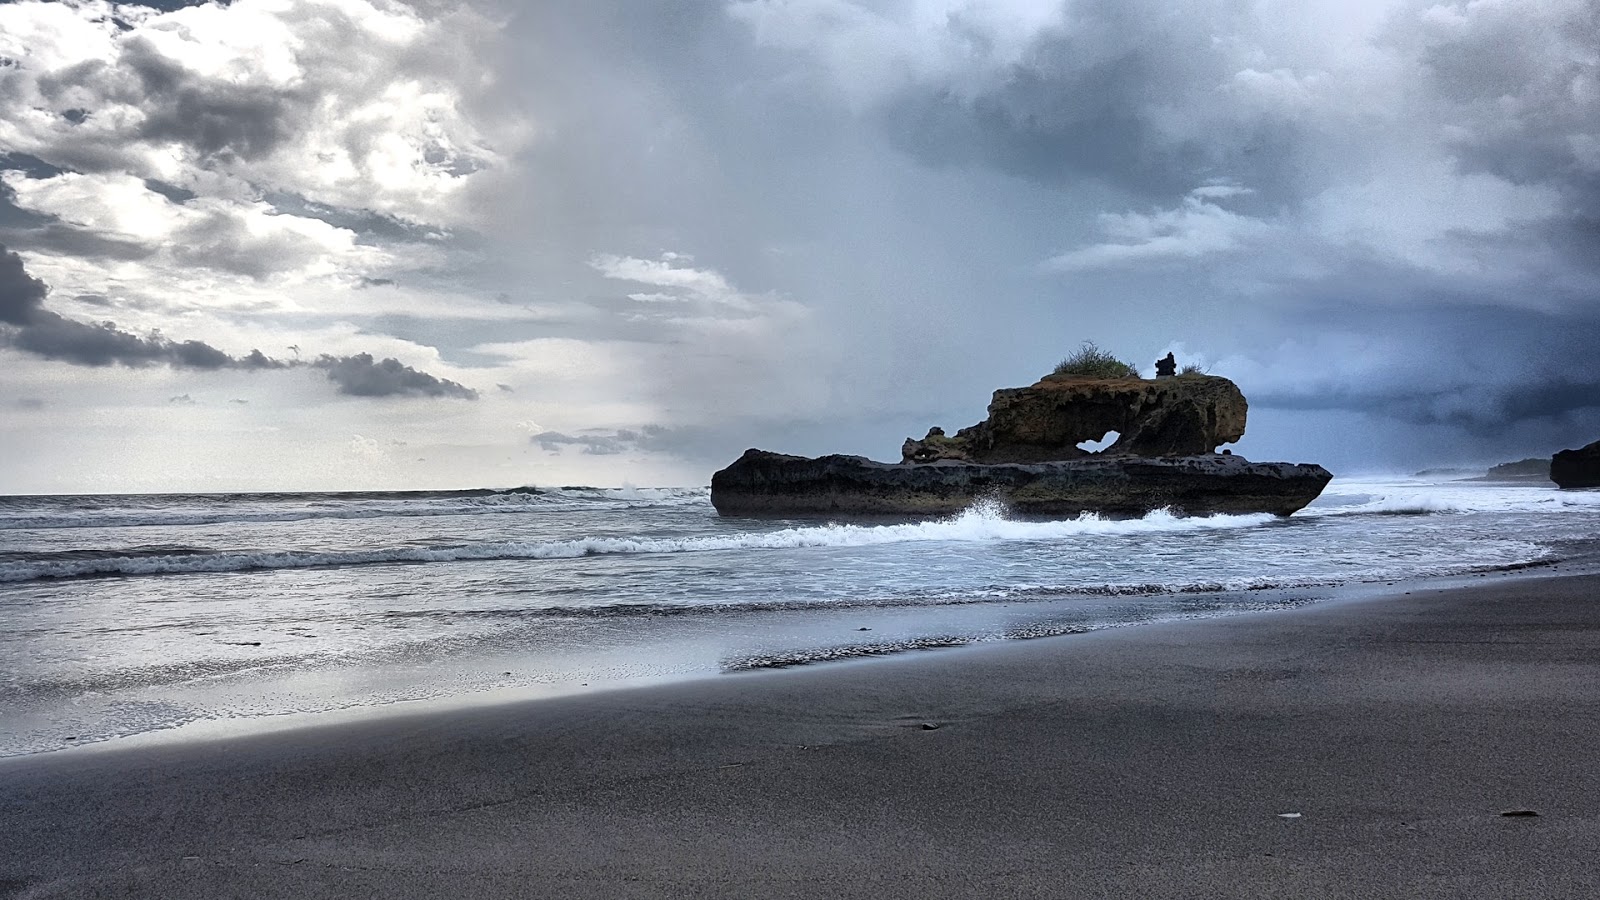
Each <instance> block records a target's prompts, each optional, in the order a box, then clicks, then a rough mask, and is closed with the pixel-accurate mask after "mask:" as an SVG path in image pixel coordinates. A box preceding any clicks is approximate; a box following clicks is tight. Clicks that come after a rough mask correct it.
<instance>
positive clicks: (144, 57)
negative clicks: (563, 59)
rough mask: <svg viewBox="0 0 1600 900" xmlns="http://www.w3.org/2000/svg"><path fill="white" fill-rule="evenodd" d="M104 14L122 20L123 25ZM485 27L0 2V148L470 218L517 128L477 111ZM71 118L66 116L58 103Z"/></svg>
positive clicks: (292, 1)
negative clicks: (6, 62) (5, 62)
mask: <svg viewBox="0 0 1600 900" xmlns="http://www.w3.org/2000/svg"><path fill="white" fill-rule="evenodd" d="M114 18H120V19H122V20H123V21H127V22H130V23H131V25H132V27H131V28H128V29H123V28H121V27H119V26H118V25H117V24H115V21H114ZM493 28H494V23H493V22H491V21H489V20H487V19H485V18H484V17H483V16H481V15H479V14H478V13H476V12H474V11H473V10H472V9H470V8H463V9H461V10H458V11H455V12H452V13H450V14H448V15H445V16H443V17H440V18H437V19H424V18H423V17H422V16H421V15H419V13H418V12H417V11H416V10H414V9H413V8H411V7H409V6H406V5H403V4H400V3H391V2H386V0H239V2H236V3H232V4H230V5H227V6H221V5H217V4H209V3H208V4H202V5H199V6H192V7H187V8H184V9H179V10H176V11H172V12H164V13H163V12H155V11H153V10H148V9H142V8H139V7H123V6H119V7H117V9H116V16H115V17H113V16H112V15H111V10H110V8H109V5H107V4H101V3H39V2H21V3H10V4H4V5H0V56H5V57H9V58H11V59H13V60H15V64H14V65H11V66H7V67H3V68H0V145H3V146H5V147H7V148H9V149H11V150H15V151H20V152H23V153H28V154H32V155H34V156H38V157H40V158H42V159H44V160H46V161H48V162H51V163H55V164H58V165H64V166H67V167H69V168H75V169H80V170H86V171H99V170H119V171H124V172H128V173H130V174H133V175H137V176H139V177H149V178H159V179H162V180H165V181H169V182H171V183H174V184H178V185H180V186H183V187H187V188H191V189H194V190H200V191H202V192H204V193H207V194H213V195H222V194H227V193H230V192H231V193H233V194H234V195H236V196H243V195H249V194H250V193H252V191H254V190H263V189H265V190H278V191H287V192H292V193H296V194H299V195H302V196H305V197H307V198H309V199H311V200H314V201H316V202H320V203H325V204H329V205H333V206H338V207H346V208H357V209H372V210H376V211H379V212H382V213H385V214H388V215H392V216H396V217H398V218H401V219H405V220H408V221H414V222H427V223H439V224H445V225H476V224H482V223H483V222H484V211H485V210H486V209H489V208H491V206H492V204H491V203H490V202H489V201H491V200H492V198H493V197H494V195H495V186H496V183H497V182H498V181H501V180H503V177H504V176H505V174H506V172H505V170H506V163H507V160H508V158H509V155H510V154H512V153H514V152H516V150H517V148H518V147H519V146H520V145H521V143H522V142H523V141H524V140H525V139H526V137H527V135H528V129H527V123H526V122H525V121H524V120H523V119H522V118H521V117H519V116H516V115H506V114H503V112H504V111H498V110H491V109H489V108H488V107H487V105H486V104H487V99H486V98H487V96H488V95H487V90H488V87H489V86H490V85H492V84H493V82H494V79H493V77H492V74H491V70H490V69H489V68H488V67H487V64H486V61H485V60H484V59H483V56H482V54H481V52H476V51H477V50H478V48H480V47H482V46H483V45H484V44H485V43H487V42H488V40H489V38H490V37H491V36H492V33H493ZM73 111H76V112H74V115H75V116H78V117H81V121H74V118H73V117H71V116H68V115H67V114H68V113H69V112H73Z"/></svg>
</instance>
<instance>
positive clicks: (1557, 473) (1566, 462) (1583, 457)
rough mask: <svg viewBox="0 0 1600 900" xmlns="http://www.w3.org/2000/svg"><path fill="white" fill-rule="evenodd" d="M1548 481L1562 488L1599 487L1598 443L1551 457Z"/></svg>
mask: <svg viewBox="0 0 1600 900" xmlns="http://www.w3.org/2000/svg"><path fill="white" fill-rule="evenodd" d="M1550 480H1551V481H1554V482H1555V483H1556V484H1557V485H1559V486H1561V487H1564V488H1588V487H1600V441H1595V442H1594V443H1592V444H1589V445H1587V446H1585V447H1579V448H1578V449H1576V450H1562V451H1560V452H1559V453H1557V454H1556V455H1555V456H1552V457H1551V458H1550Z"/></svg>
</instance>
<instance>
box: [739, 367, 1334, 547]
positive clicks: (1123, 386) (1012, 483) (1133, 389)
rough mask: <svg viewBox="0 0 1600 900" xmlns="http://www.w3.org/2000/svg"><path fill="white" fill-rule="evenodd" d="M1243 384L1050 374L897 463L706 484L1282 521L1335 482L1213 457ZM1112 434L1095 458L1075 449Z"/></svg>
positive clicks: (1238, 430) (751, 499)
mask: <svg viewBox="0 0 1600 900" xmlns="http://www.w3.org/2000/svg"><path fill="white" fill-rule="evenodd" d="M1246 412H1247V405H1246V403H1245V399H1244V395H1243V394H1242V393H1240V392H1239V388H1238V387H1237V386H1236V385H1235V384H1234V383H1233V382H1231V381H1229V380H1228V379H1226V378H1218V377H1216V376H1211V375H1196V376H1188V375H1186V376H1184V377H1182V378H1163V379H1160V380H1159V381H1157V380H1152V379H1138V378H1116V379H1098V378H1081V377H1072V376H1063V375H1049V376H1046V377H1045V378H1044V379H1042V380H1041V381H1039V382H1038V383H1037V384H1034V385H1032V386H1030V387H1025V388H1008V389H1003V390H999V391H996V392H995V393H994V401H993V402H992V403H990V404H989V416H988V418H986V419H985V420H984V421H982V422H979V423H978V424H976V425H973V426H971V427H969V428H963V429H961V430H960V431H958V432H956V434H955V435H954V436H949V435H946V434H945V433H944V431H943V429H941V428H937V427H935V428H932V429H929V431H928V435H927V437H924V438H923V439H922V440H920V441H918V440H910V439H908V440H907V441H906V442H905V445H904V446H903V447H902V448H901V462H900V463H899V464H890V463H882V462H874V461H872V460H869V459H867V458H865V457H861V456H824V457H820V458H817V459H808V458H806V457H800V456H787V455H784V454H781V453H770V452H767V451H764V450H756V449H751V450H747V451H746V452H745V454H744V455H743V456H741V457H740V458H739V459H738V460H737V461H735V462H734V463H733V464H732V465H730V466H728V467H727V468H725V469H723V470H721V471H719V472H717V473H716V474H715V475H713V476H712V478H711V502H712V504H713V505H715V506H716V508H717V511H718V512H719V513H721V514H723V515H747V516H794V515H819V516H838V515H891V516H913V515H929V514H940V513H949V512H958V511H960V510H962V509H965V508H966V507H968V506H970V505H971V504H972V503H973V501H975V500H977V499H979V498H982V497H996V498H998V499H1000V500H1002V501H1004V502H1005V503H1007V504H1008V505H1009V506H1010V507H1011V508H1012V509H1014V510H1016V511H1017V512H1021V513H1026V514H1036V515H1052V516H1055V515H1076V514H1078V513H1083V512H1094V513H1101V514H1106V515H1142V514H1144V513H1146V512H1149V511H1150V510H1153V509H1160V508H1163V507H1167V508H1171V509H1173V510H1175V511H1177V512H1183V513H1189V514H1204V513H1219V512H1225V513H1251V512H1268V513H1274V514H1277V515H1282V516H1287V515H1289V514H1290V513H1293V512H1294V511H1295V510H1298V509H1300V508H1301V507H1303V506H1305V505H1306V504H1307V503H1310V502H1311V501H1312V500H1314V499H1316V497H1317V495H1318V494H1320V493H1321V492H1322V489H1323V487H1324V486H1326V485H1327V483H1328V481H1329V480H1330V479H1332V477H1333V476H1332V475H1330V474H1329V473H1328V470H1326V469H1324V468H1322V467H1321V466H1318V465H1310V464H1290V463H1252V462H1250V461H1249V460H1246V459H1244V458H1243V457H1240V456H1236V455H1233V454H1231V453H1229V454H1227V455H1222V454H1218V453H1216V452H1215V450H1216V447H1217V446H1218V445H1219V444H1225V443H1232V442H1234V441H1237V440H1238V439H1239V438H1240V437H1242V436H1243V435H1244V426H1245V416H1246ZM1113 431H1115V432H1117V433H1118V435H1119V437H1118V438H1117V440H1116V441H1115V442H1114V443H1113V444H1112V445H1111V446H1110V447H1108V448H1106V449H1105V450H1104V451H1103V452H1101V453H1095V454H1091V453H1089V452H1087V451H1085V450H1083V449H1081V448H1080V447H1079V446H1078V444H1080V443H1082V442H1084V441H1095V440H1100V439H1102V438H1104V437H1105V436H1106V435H1107V434H1108V433H1110V432H1113Z"/></svg>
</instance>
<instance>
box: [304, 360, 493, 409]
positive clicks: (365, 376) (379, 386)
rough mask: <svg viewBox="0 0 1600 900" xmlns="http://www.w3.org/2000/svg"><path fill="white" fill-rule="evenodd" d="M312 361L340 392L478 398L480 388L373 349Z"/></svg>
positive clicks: (388, 395) (373, 395)
mask: <svg viewBox="0 0 1600 900" xmlns="http://www.w3.org/2000/svg"><path fill="white" fill-rule="evenodd" d="M311 365H313V366H315V367H317V368H319V369H322V370H324V371H325V372H327V374H328V380H329V381H332V382H333V383H334V384H337V385H338V386H339V391H340V393H344V394H353V395H355V396H357V397H393V396H404V395H411V396H421V397H457V398H460V399H462V400H476V399H478V392H477V391H475V390H473V389H472V388H469V387H466V386H465V385H461V384H458V383H456V382H454V381H450V380H448V379H444V378H436V377H434V376H432V375H429V374H428V373H426V372H419V371H417V370H416V369H413V368H411V367H410V366H407V365H404V364H402V363H401V362H400V361H399V360H397V359H383V360H374V359H373V358H372V354H370V353H357V354H356V355H354V356H337V357H335V356H322V357H319V358H318V359H317V360H316V361H315V362H313V363H311Z"/></svg>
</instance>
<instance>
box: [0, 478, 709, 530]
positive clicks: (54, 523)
mask: <svg viewBox="0 0 1600 900" xmlns="http://www.w3.org/2000/svg"><path fill="white" fill-rule="evenodd" d="M710 498H711V491H710V489H709V488H703V487H702V488H634V487H621V488H596V487H562V488H511V489H509V490H488V489H483V490H469V491H417V492H413V493H407V492H394V493H378V492H373V493H360V494H350V493H338V494H238V495H184V496H171V497H137V498H133V497H121V498H100V497H96V498H77V497H74V498H66V497H59V498H58V497H48V498H34V497H29V498H0V504H3V505H0V531H6V530H49V529H57V528H140V527H150V526H180V525H218V524H224V523H235V522H237V523H270V522H304V521H309V520H313V519H384V518H417V517H432V516H460V515H478V514H483V513H527V512H540V511H544V510H554V509H571V508H591V509H624V510H625V509H642V508H646V507H669V506H707V507H709V505H710ZM6 506H10V507H12V508H11V510H9V511H7V510H5V507H6Z"/></svg>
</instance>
